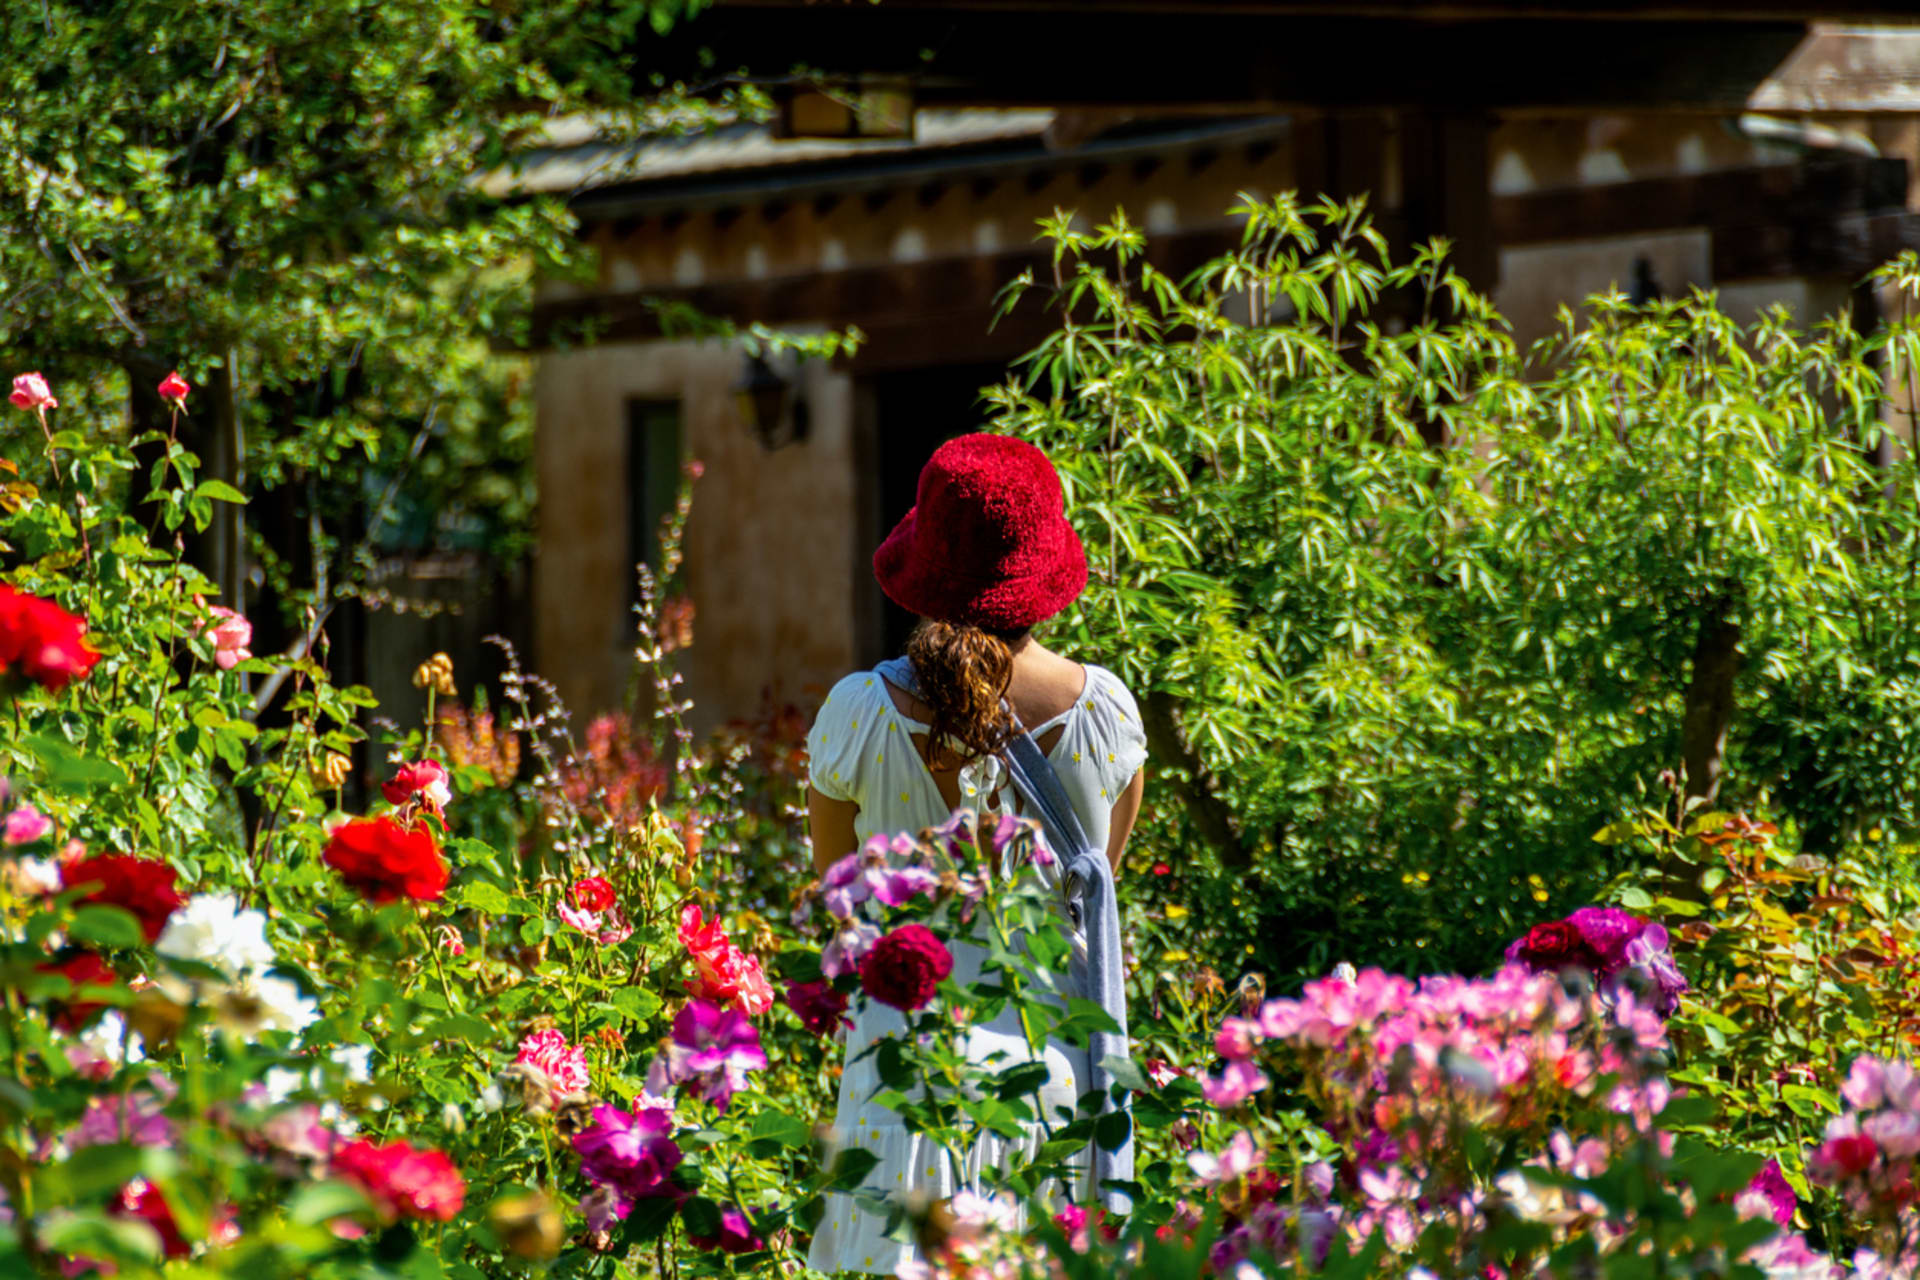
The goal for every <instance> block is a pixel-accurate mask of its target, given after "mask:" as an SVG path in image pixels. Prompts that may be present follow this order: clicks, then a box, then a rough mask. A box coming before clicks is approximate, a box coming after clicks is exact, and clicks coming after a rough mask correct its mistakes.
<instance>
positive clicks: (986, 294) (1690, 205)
mask: <svg viewBox="0 0 1920 1280" xmlns="http://www.w3.org/2000/svg"><path fill="white" fill-rule="evenodd" d="M1904 190H1905V166H1904V164H1902V163H1901V162H1899V161H1886V160H1850V161H1845V162H1838V163H1833V164H1819V165H1798V166H1785V165H1783V166H1773V167H1760V168H1754V169H1743V170H1733V171H1728V172H1722V173H1710V174H1696V175H1691V176H1688V177H1682V178H1661V179H1653V180H1649V181H1646V182H1633V183H1617V184H1613V185H1609V186H1601V187H1587V188H1580V189H1576V190H1571V191H1549V192H1540V193H1537V194H1532V195H1519V196H1502V197H1498V198H1495V199H1492V200H1490V201H1488V202H1487V205H1486V206H1485V208H1486V211H1485V212H1484V213H1483V214H1482V215H1480V216H1481V217H1482V220H1483V221H1484V222H1485V223H1486V224H1487V225H1488V226H1490V227H1491V229H1492V232H1493V236H1492V237H1491V238H1490V239H1489V243H1494V244H1501V245H1518V244H1539V243H1548V242H1552V241H1556V240H1586V239H1593V238H1596V237H1602V236H1614V235H1633V234H1638V233H1643V232H1650V231H1661V230H1670V229H1677V228H1682V227H1701V228H1704V229H1706V230H1707V231H1708V232H1709V233H1710V234H1711V236H1712V242H1713V277H1714V279H1716V280H1723V279H1755V278H1778V277H1784V276H1802V275H1832V274H1842V275H1859V274H1861V273H1863V272H1865V271H1866V270H1868V269H1869V268H1871V267H1872V266H1873V265H1875V264H1876V263H1878V262H1882V261H1885V260H1886V259H1888V258H1890V257H1892V256H1893V255H1894V254H1895V253H1897V252H1899V251H1900V250H1901V249H1905V248H1920V215H1914V214H1908V213H1906V212H1905V211H1904V209H1903V208H1901V207H1900V201H1899V200H1897V199H1892V200H1890V199H1888V196H1889V193H1892V192H1904ZM1442 194H1443V197H1444V192H1443V193H1442ZM1456 212H1457V211H1456ZM1376 225H1377V226H1378V227H1379V228H1380V229H1381V231H1382V233H1383V234H1384V235H1386V236H1387V238H1388V241H1389V243H1392V244H1396V245H1401V244H1405V243H1407V241H1408V239H1409V238H1410V236H1411V235H1412V233H1413V230H1414V228H1413V225H1412V224H1411V223H1410V222H1409V220H1408V218H1407V216H1406V215H1405V214H1404V213H1403V212H1402V211H1399V210H1386V211H1383V212H1382V213H1381V214H1380V215H1378V217H1377V218H1376ZM1424 225H1426V226H1427V227H1429V228H1430V227H1431V226H1432V224H1431V223H1428V224H1424ZM1440 230H1442V231H1444V230H1445V228H1444V227H1441V228H1440ZM1239 241H1240V230H1239V226H1238V224H1231V225H1220V226H1214V227H1208V228H1197V229H1193V230H1189V231H1184V232H1179V233H1176V234H1173V235H1162V236H1151V237H1149V238H1148V240H1147V260H1148V261H1149V262H1151V263H1152V264H1153V265H1154V266H1155V267H1156V268H1157V269H1159V270H1160V271H1162V272H1164V273H1165V274H1167V275H1169V276H1171V277H1173V278H1174V279H1176V280H1177V279H1181V278H1183V277H1184V276H1186V275H1187V274H1189V273H1190V272H1192V271H1193V270H1194V269H1195V268H1197V267H1199V266H1201V265H1203V264H1204V263H1206V262H1208V261H1210V260H1212V259H1213V258H1216V257H1219V256H1220V255H1222V254H1225V253H1228V252H1230V251H1231V250H1232V249H1233V248H1234V247H1235V246H1236V245H1238V244H1239ZM1051 264H1052V251H1051V249H1050V248H1048V247H1046V246H1041V245H1036V246H1031V247H1026V248H1021V249H1016V250H1012V251H1009V252H1004V253H998V254H993V255H988V256H961V257H952V258H933V259H927V260H924V261H920V262H913V263H888V264H884V265H878V266H870V267H859V268H854V269H850V270H845V271H827V272H806V273H800V274H795V275H790V276H782V277H776V278H773V279H768V280H751V281H749V280H739V281H731V282H725V283H717V284H709V285H701V286H698V287H694V288H668V289H660V290H656V291H653V292H650V293H647V294H644V295H642V294H634V293H618V294H600V295H594V296H590V297H585V298H575V299H566V300H559V301H550V302H544V303H540V304H537V305H536V306H535V307H534V310H533V316H532V325H531V334H530V340H529V345H530V346H531V348H532V349H534V350H543V349H548V348H551V347H553V346H555V345H564V344H568V343H572V342H576V341H579V340H580V338H581V335H582V334H583V333H584V332H586V330H587V329H588V327H589V326H591V327H592V328H593V329H594V331H595V333H596V334H597V336H598V338H599V340H601V341H607V342H639V341H646V340H650V339H654V338H659V337H661V336H663V333H662V329H661V325H660V319H659V311H658V305H659V304H661V303H668V304H675V305H683V306H687V307H691V308H693V309H694V310H695V311H697V312H700V313H702V314H706V315H712V316H724V317H726V318H728V319H731V320H733V321H735V322H737V323H742V324H746V323H754V322H758V323H762V324H769V325H793V324H819V323H825V324H857V325H859V326H860V327H861V328H862V329H863V330H865V331H866V332H867V333H868V334H869V336H870V337H872V338H873V339H874V341H873V344H872V345H871V348H870V351H869V353H868V354H867V355H864V356H862V357H860V360H861V361H864V362H867V364H866V365H863V366H862V367H867V366H868V365H870V366H871V367H909V366H910V365H911V364H912V363H914V362H915V361H922V362H925V363H934V364H938V363H952V362H957V361H962V360H972V359H976V358H977V359H1005V358H1010V357H1011V356H1014V355H1018V354H1020V353H1021V352H1024V351H1026V350H1029V349H1031V347H1032V345H1033V344H1032V341H1030V340H1029V339H1030V337H1031V335H1030V334H1029V332H1028V331H1027V330H1026V329H1023V328H1021V327H1020V325H1021V323H1023V322H1016V321H1014V320H1013V317H1008V319H1007V320H1006V321H1002V322H1001V324H1000V325H999V326H994V325H993V324H992V321H993V316H994V312H995V299H996V297H997V296H998V294H999V292H1000V290H1001V288H1002V287H1003V286H1004V285H1005V284H1006V282H1007V281H1009V280H1011V279H1013V278H1014V277H1015V276H1017V275H1018V274H1020V273H1021V272H1022V271H1028V270H1031V271H1032V272H1033V273H1034V276H1035V278H1036V279H1038V280H1042V281H1045V280H1048V279H1050V278H1051V271H1052V265H1051ZM1470 278H1471V277H1470ZM1036 305H1037V304H1035V303H1033V302H1029V303H1028V304H1025V306H1023V307H1022V308H1020V309H1017V310H1025V309H1027V307H1032V306H1036ZM990 327H991V332H989V329H990ZM916 335H918V336H916ZM942 352H946V353H948V354H946V355H945V356H942V355H941V353H942Z"/></svg>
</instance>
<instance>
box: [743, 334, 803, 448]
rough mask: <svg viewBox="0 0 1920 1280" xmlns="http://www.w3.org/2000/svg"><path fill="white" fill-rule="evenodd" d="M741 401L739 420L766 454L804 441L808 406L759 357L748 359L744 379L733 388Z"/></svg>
mask: <svg viewBox="0 0 1920 1280" xmlns="http://www.w3.org/2000/svg"><path fill="white" fill-rule="evenodd" d="M734 391H735V393H736V394H738V396H739V397H740V416H741V417H743V418H745V419H746V422H747V426H748V427H749V428H750V429H751V430H752V431H753V434H754V435H755V436H756V437H757V438H758V439H759V441H760V446H761V448H763V449H765V450H766V451H767V452H768V453H772V452H773V451H774V450H775V449H778V448H780V447H781V446H782V445H788V444H795V443H798V442H799V441H802V440H805V439H806V438H807V425H808V422H807V419H808V413H807V402H806V401H805V400H803V399H801V398H800V397H799V396H798V395H796V394H795V392H794V385H793V383H792V382H790V381H788V380H787V379H786V378H783V377H781V376H780V374H779V373H778V372H777V371H776V370H775V369H774V367H773V366H772V365H770V364H768V363H767V358H766V357H765V356H763V355H760V354H758V353H755V354H750V355H749V356H748V357H747V371H746V376H745V377H744V378H742V379H741V381H740V382H739V383H738V384H736V385H735V387H734Z"/></svg>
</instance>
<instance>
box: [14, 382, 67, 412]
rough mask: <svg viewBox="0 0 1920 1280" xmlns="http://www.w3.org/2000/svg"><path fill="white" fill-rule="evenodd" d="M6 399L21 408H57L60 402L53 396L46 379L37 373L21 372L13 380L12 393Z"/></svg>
mask: <svg viewBox="0 0 1920 1280" xmlns="http://www.w3.org/2000/svg"><path fill="white" fill-rule="evenodd" d="M7 399H9V400H11V401H13V403H14V405H15V406H16V407H18V408H21V409H32V410H39V409H58V408H59V407H60V402H59V401H58V400H55V399H54V398H53V390H52V388H50V387H48V386H47V380H46V379H45V378H43V377H41V376H40V375H39V374H37V373H23V374H20V375H19V376H18V377H16V378H14V380H13V394H12V395H10V396H8V397H7Z"/></svg>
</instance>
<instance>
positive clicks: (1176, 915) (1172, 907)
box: [1167, 902, 1187, 920]
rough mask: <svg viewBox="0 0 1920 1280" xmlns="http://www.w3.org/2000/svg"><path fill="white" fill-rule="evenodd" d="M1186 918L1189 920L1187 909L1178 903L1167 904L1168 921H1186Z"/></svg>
mask: <svg viewBox="0 0 1920 1280" xmlns="http://www.w3.org/2000/svg"><path fill="white" fill-rule="evenodd" d="M1186 918H1187V909H1186V908H1185V907H1183V906H1181V905H1180V904H1179V903H1177V902H1169V903H1168V904H1167V919H1169V920H1185V919H1186Z"/></svg>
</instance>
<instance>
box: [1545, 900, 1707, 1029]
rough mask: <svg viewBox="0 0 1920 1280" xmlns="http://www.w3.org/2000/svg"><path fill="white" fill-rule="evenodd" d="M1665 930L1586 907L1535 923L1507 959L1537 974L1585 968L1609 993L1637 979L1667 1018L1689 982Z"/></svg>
mask: <svg viewBox="0 0 1920 1280" xmlns="http://www.w3.org/2000/svg"><path fill="white" fill-rule="evenodd" d="M1667 943H1668V939H1667V930H1666V926H1664V925H1661V924H1657V923H1653V922H1650V921H1646V920H1642V919H1641V918H1640V917H1639V916H1636V915H1633V914H1631V913H1630V912H1626V911H1622V910H1620V908H1618V907H1582V908H1580V909H1579V910H1578V911H1576V912H1574V913H1573V914H1572V915H1570V916H1568V917H1567V918H1566V919H1565V920H1550V921H1548V922H1546V923H1545V924H1537V925H1534V926H1533V927H1532V928H1531V929H1528V930H1527V931H1526V933H1525V934H1523V935H1521V936H1520V937H1518V938H1516V939H1514V940H1513V942H1512V943H1511V944H1510V945H1509V946H1508V947H1507V959H1508V961H1510V962H1512V963H1514V964H1522V965H1525V966H1526V967H1527V968H1529V969H1531V970H1533V971H1534V972H1535V973H1558V972H1560V971H1561V970H1562V969H1568V968H1576V969H1585V970H1586V971H1587V972H1589V973H1591V974H1592V975H1593V976H1594V978H1595V980H1597V981H1598V982H1599V983H1600V984H1601V985H1602V987H1603V988H1604V989H1605V990H1607V991H1608V992H1609V993H1611V992H1613V991H1615V990H1617V989H1618V988H1619V986H1620V985H1621V984H1622V983H1623V982H1625V981H1630V980H1633V979H1635V978H1637V979H1638V980H1639V981H1640V982H1642V983H1643V984H1644V985H1643V988H1642V989H1643V990H1644V991H1645V992H1646V993H1647V997H1648V999H1649V1001H1650V1003H1652V1004H1653V1006H1654V1007H1655V1008H1657V1009H1658V1010H1659V1011H1660V1013H1661V1015H1662V1016H1663V1017H1665V1016H1670V1015H1671V1014H1672V1013H1673V1011H1674V1010H1675V1009H1677V1008H1679V1007H1680V994H1681V992H1683V991H1685V990H1686V989H1687V980H1686V978H1685V977H1684V976H1682V975H1681V973H1680V970H1679V967H1678V966H1676V965H1675V964H1674V962H1673V953H1672V952H1671V951H1670V950H1668V945H1667Z"/></svg>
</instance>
